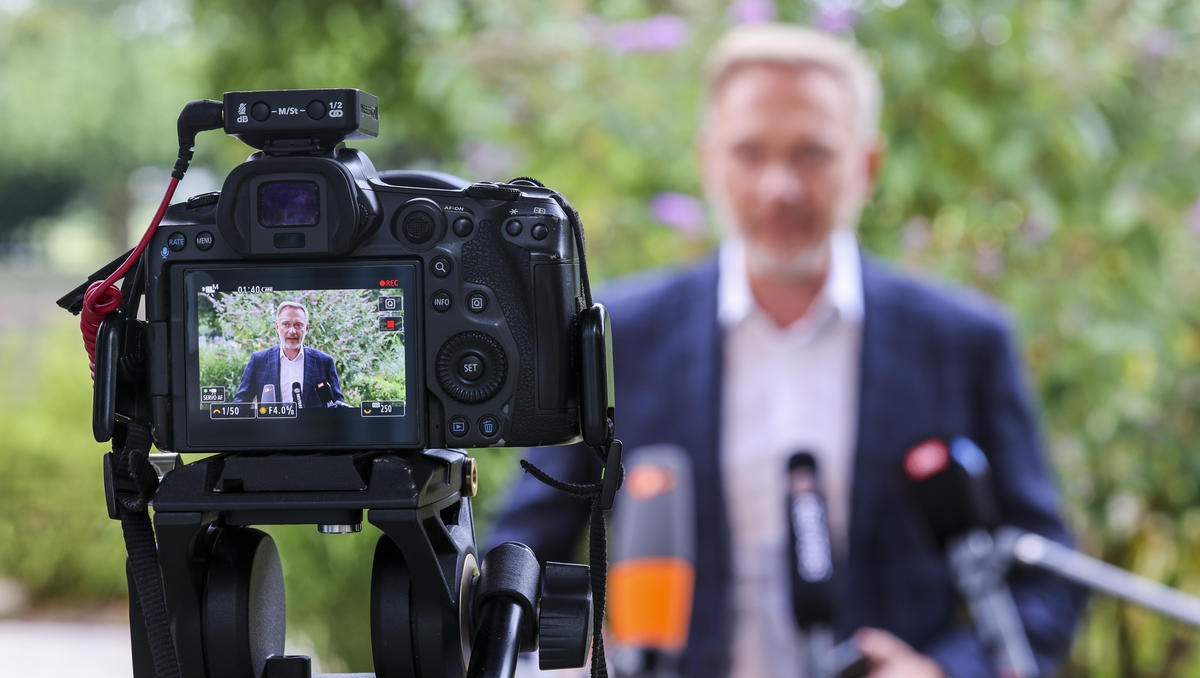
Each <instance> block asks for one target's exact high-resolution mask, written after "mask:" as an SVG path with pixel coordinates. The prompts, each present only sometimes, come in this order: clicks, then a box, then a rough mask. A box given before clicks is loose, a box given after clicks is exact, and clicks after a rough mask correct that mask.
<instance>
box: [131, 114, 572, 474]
mask: <svg viewBox="0 0 1200 678" xmlns="http://www.w3.org/2000/svg"><path fill="white" fill-rule="evenodd" d="M224 108H225V128H226V132H227V133H230V134H235V135H237V136H239V137H240V138H242V140H243V141H246V142H247V143H249V144H250V145H252V146H255V147H256V148H260V149H262V150H260V151H259V152H256V153H254V154H253V155H252V156H251V157H250V158H249V160H247V161H246V162H245V163H243V164H242V165H240V166H238V167H237V168H235V169H234V170H233V171H232V172H231V173H230V174H229V176H228V177H227V178H226V180H225V183H224V186H223V187H222V190H221V192H220V193H219V194H218V193H211V194H203V195H198V196H194V197H192V198H190V199H188V200H187V201H186V202H184V203H177V204H175V205H172V206H171V207H170V208H169V209H168V210H167V212H166V215H165V217H164V219H163V221H162V222H161V225H160V226H159V228H158V231H157V232H156V234H155V235H154V239H153V241H152V243H151V245H150V247H149V248H148V249H147V251H146V254H145V255H144V257H145V259H144V263H143V267H144V273H145V275H146V309H147V311H146V320H147V322H148V342H147V346H148V354H149V362H148V366H149V369H148V377H147V379H148V394H149V397H150V398H149V402H150V411H151V417H150V418H151V425H152V428H151V430H152V436H153V438H154V440H155V442H156V444H158V446H159V447H160V448H162V449H168V450H172V451H177V452H237V451H255V450H264V451H266V450H270V451H293V450H294V451H325V450H328V451H335V450H404V449H427V448H437V447H488V446H497V445H505V446H539V445H556V444H565V443H570V442H574V441H576V440H578V439H579V437H580V393H579V390H580V384H579V381H580V380H579V376H578V372H579V364H578V363H579V358H578V353H579V350H580V346H579V344H580V339H579V337H580V314H581V312H582V311H583V304H582V296H581V282H580V261H579V259H580V256H579V252H578V250H577V246H576V240H575V238H574V237H573V235H574V234H573V232H572V228H571V223H570V221H569V217H568V214H567V213H566V212H565V211H564V208H563V206H562V204H561V203H560V201H559V200H557V199H556V197H557V196H556V194H555V193H554V192H553V191H551V190H549V189H546V188H544V187H541V186H539V185H537V184H535V183H534V182H526V181H520V182H517V183H515V184H490V183H476V184H467V183H466V182H463V181H461V180H455V179H453V178H448V177H446V176H445V175H436V174H432V173H420V172H399V173H384V175H383V177H381V176H380V174H379V173H377V172H376V170H375V168H374V167H373V165H372V163H371V161H370V160H369V159H368V158H367V156H366V155H364V154H363V153H361V152H359V151H357V150H353V149H349V148H346V147H344V146H343V145H342V143H341V141H342V139H344V138H348V137H350V136H351V135H353V134H359V135H360V136H361V135H363V134H367V135H373V133H374V131H375V130H377V128H378V104H377V102H376V101H375V100H374V97H372V96H371V95H369V94H366V93H365V92H360V91H358V90H288V91H271V92H232V93H227V94H226V95H225V100H224ZM335 113H337V114H336V115H334V114H335ZM301 325H302V327H301ZM243 362H244V365H245V366H244V367H241V368H240V370H239V366H240V365H241V364H242V363H243ZM239 371H240V374H239Z"/></svg>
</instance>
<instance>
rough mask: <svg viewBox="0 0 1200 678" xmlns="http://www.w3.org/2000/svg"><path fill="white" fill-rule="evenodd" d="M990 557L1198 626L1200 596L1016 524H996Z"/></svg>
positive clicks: (1004, 567)
mask: <svg viewBox="0 0 1200 678" xmlns="http://www.w3.org/2000/svg"><path fill="white" fill-rule="evenodd" d="M992 557H993V559H994V560H995V561H996V562H997V563H999V564H1001V565H1002V567H1003V569H1004V570H1007V569H1008V568H1009V566H1010V564H1011V563H1014V562H1015V563H1018V564H1020V565H1023V566H1025V567H1033V568H1037V569H1039V570H1043V571H1045V572H1050V573H1053V574H1056V575H1058V576H1059V577H1062V578H1063V579H1066V580H1068V581H1072V582H1074V583H1076V584H1079V585H1081V586H1085V587H1087V588H1089V589H1092V590H1095V591H1101V592H1103V593H1107V594H1108V595H1110V596H1113V597H1114V598H1120V599H1121V600H1125V601H1128V602H1131V603H1134V604H1136V605H1140V606H1142V607H1144V608H1146V609H1148V610H1152V611H1154V612H1157V613H1159V614H1161V615H1163V616H1165V617H1170V618H1171V619H1174V620H1176V621H1180V622H1183V623H1184V624H1187V625H1189V626H1192V627H1195V628H1200V598H1197V597H1196V596H1193V595H1189V594H1187V593H1184V592H1182V591H1179V590H1176V589H1173V588H1171V587H1169V586H1165V585H1163V584H1160V583H1158V582H1156V581H1154V580H1152V579H1148V578H1146V577H1142V576H1140V575H1136V574H1134V573H1132V572H1128V571H1126V570H1122V569H1121V568H1119V567H1116V566H1115V565H1110V564H1108V563H1106V562H1104V561H1102V560H1100V559H1098V558H1093V557H1091V556H1088V555H1086V554H1083V553H1080V552H1079V551H1076V550H1075V549H1072V548H1068V547H1066V546H1063V545H1062V544H1059V543H1058V542H1055V541H1051V540H1049V539H1046V538H1045V537H1042V536H1041V535H1037V534H1033V533H1032V532H1026V531H1024V530H1022V529H1019V528H1016V527H1001V528H998V529H997V530H996V537H995V540H994V543H993V550H992Z"/></svg>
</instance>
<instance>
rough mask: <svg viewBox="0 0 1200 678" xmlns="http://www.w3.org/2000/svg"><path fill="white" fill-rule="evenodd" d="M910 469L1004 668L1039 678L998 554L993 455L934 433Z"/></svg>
mask: <svg viewBox="0 0 1200 678" xmlns="http://www.w3.org/2000/svg"><path fill="white" fill-rule="evenodd" d="M904 473H905V476H906V478H907V480H908V486H909V490H910V495H911V496H912V499H913V502H914V504H915V505H916V507H917V511H918V512H919V513H920V515H921V517H922V519H923V520H924V522H925V524H926V525H927V526H928V527H929V529H930V532H931V533H932V535H933V538H934V539H935V541H936V542H937V544H938V545H939V546H940V547H941V548H943V549H945V551H946V553H947V556H948V559H949V563H950V570H951V573H952V574H953V577H954V583H955V586H956V587H957V588H958V592H959V594H961V595H962V597H963V599H964V600H965V601H966V603H967V608H968V609H969V610H970V612H971V617H972V619H974V621H975V627H976V629H977V630H978V632H979V636H980V639H981V640H982V641H983V645H984V647H986V648H987V650H988V653H989V655H990V656H991V660H992V665H993V667H994V668H995V669H996V672H997V674H998V675H999V676H1000V677H1001V678H1026V677H1031V676H1036V675H1037V674H1038V667H1037V660H1036V659H1035V658H1034V655H1033V650H1032V649H1031V648H1030V646H1029V638H1028V636H1027V635H1026V634H1025V627H1024V626H1023V624H1022V623H1021V617H1020V615H1019V614H1018V613H1017V605H1016V603H1015V602H1014V601H1013V597H1012V591H1011V590H1009V588H1008V584H1007V582H1005V580H1004V575H1005V573H1006V571H1007V569H1008V564H1007V562H1003V561H1002V560H1001V559H998V558H997V557H996V554H997V550H996V547H995V543H994V542H993V539H992V534H991V532H990V530H991V529H992V528H994V527H996V525H997V522H998V520H997V518H998V514H997V510H996V503H995V498H994V496H993V494H992V486H991V476H990V472H989V470H988V461H987V457H986V456H985V455H984V454H983V451H982V450H980V449H979V447H978V446H976V445H975V443H973V442H971V441H970V440H969V439H968V438H964V437H958V438H953V439H951V440H950V441H949V442H947V441H946V440H943V439H940V438H933V439H930V440H927V441H925V442H923V443H921V444H919V445H917V446H916V447H913V448H912V449H911V450H909V451H908V453H907V454H906V455H904Z"/></svg>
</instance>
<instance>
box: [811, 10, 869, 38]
mask: <svg viewBox="0 0 1200 678" xmlns="http://www.w3.org/2000/svg"><path fill="white" fill-rule="evenodd" d="M857 23H858V12H857V11H855V10H854V9H853V8H852V7H847V6H845V5H841V4H830V5H824V6H822V7H821V8H820V9H818V10H817V15H816V16H815V17H813V24H815V25H816V27H817V28H819V29H821V30H823V31H829V32H830V33H844V32H846V31H849V30H851V29H853V28H854V26H855V24H857Z"/></svg>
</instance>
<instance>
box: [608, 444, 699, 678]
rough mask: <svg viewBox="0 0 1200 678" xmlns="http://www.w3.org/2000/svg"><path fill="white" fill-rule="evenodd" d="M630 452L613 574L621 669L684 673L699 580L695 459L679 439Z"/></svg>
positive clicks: (639, 677)
mask: <svg viewBox="0 0 1200 678" xmlns="http://www.w3.org/2000/svg"><path fill="white" fill-rule="evenodd" d="M627 458H628V459H629V460H630V461H629V462H627V463H628V464H629V465H628V466H627V468H628V469H629V472H628V474H627V475H626V476H625V485H624V492H622V496H621V498H620V499H619V500H618V501H619V502H620V505H619V508H618V510H617V511H614V514H613V520H614V525H613V535H614V537H615V542H614V545H613V564H612V567H610V568H609V579H608V586H609V589H608V592H609V593H608V594H609V614H608V618H609V623H610V624H611V627H612V637H613V645H614V652H613V669H614V675H616V676H618V677H619V678H651V677H660V678H667V677H672V676H679V675H681V674H682V672H681V668H682V667H681V660H682V655H683V649H684V646H685V645H686V644H687V636H688V627H689V625H690V622H691V616H692V594H693V590H694V586H695V567H694V565H693V563H694V562H695V553H696V545H695V520H696V516H695V496H694V494H695V493H694V490H693V489H692V488H693V480H692V464H691V459H690V458H689V457H688V455H687V452H686V451H684V449H683V448H681V447H678V446H676V445H653V446H648V447H642V448H638V449H636V450H633V451H632V452H631V453H630V454H628V456H627Z"/></svg>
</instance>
